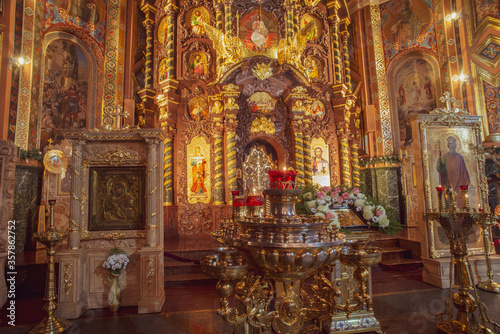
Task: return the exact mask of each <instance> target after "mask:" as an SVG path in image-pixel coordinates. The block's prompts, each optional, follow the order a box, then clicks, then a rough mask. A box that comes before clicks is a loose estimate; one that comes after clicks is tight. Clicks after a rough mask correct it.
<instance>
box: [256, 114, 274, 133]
mask: <svg viewBox="0 0 500 334" xmlns="http://www.w3.org/2000/svg"><path fill="white" fill-rule="evenodd" d="M250 131H251V132H252V133H258V132H265V133H266V134H274V133H275V132H276V128H275V125H274V123H273V122H272V121H271V120H270V119H269V118H267V117H264V116H262V117H260V118H255V119H254V120H253V121H252V126H251V129H250Z"/></svg>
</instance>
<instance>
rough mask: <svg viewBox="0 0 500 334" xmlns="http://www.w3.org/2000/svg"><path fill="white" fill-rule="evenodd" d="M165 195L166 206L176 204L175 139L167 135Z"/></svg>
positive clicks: (164, 172) (164, 161)
mask: <svg viewBox="0 0 500 334" xmlns="http://www.w3.org/2000/svg"><path fill="white" fill-rule="evenodd" d="M163 152H164V156H163V197H164V203H163V205H165V206H171V205H174V177H173V176H174V175H173V163H174V160H173V153H174V139H173V138H172V137H171V136H167V138H165V140H164V146H163Z"/></svg>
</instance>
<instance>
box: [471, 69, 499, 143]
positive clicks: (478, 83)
mask: <svg viewBox="0 0 500 334" xmlns="http://www.w3.org/2000/svg"><path fill="white" fill-rule="evenodd" d="M471 72H472V82H474V85H473V87H474V95H475V96H476V99H475V104H476V110H477V111H478V114H479V115H481V116H482V132H483V138H485V139H486V140H487V139H488V137H489V135H490V130H489V128H488V115H487V114H486V98H485V96H484V84H483V82H487V83H489V84H490V85H492V86H495V87H496V86H499V85H500V71H499V72H498V73H497V74H496V75H493V74H491V73H490V72H488V71H487V70H485V69H483V68H482V67H480V66H479V65H477V64H476V63H474V62H471Z"/></svg>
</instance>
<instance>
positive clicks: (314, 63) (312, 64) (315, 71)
mask: <svg viewBox="0 0 500 334" xmlns="http://www.w3.org/2000/svg"><path fill="white" fill-rule="evenodd" d="M307 74H308V75H309V79H314V78H319V68H318V60H316V59H311V60H310V61H309V65H308V66H307Z"/></svg>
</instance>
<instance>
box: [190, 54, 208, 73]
mask: <svg viewBox="0 0 500 334" xmlns="http://www.w3.org/2000/svg"><path fill="white" fill-rule="evenodd" d="M190 67H191V71H192V73H193V74H198V75H204V74H205V63H204V62H203V60H202V59H201V56H200V55H199V54H198V55H196V57H195V58H194V60H193V62H192V63H191V66H190Z"/></svg>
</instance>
